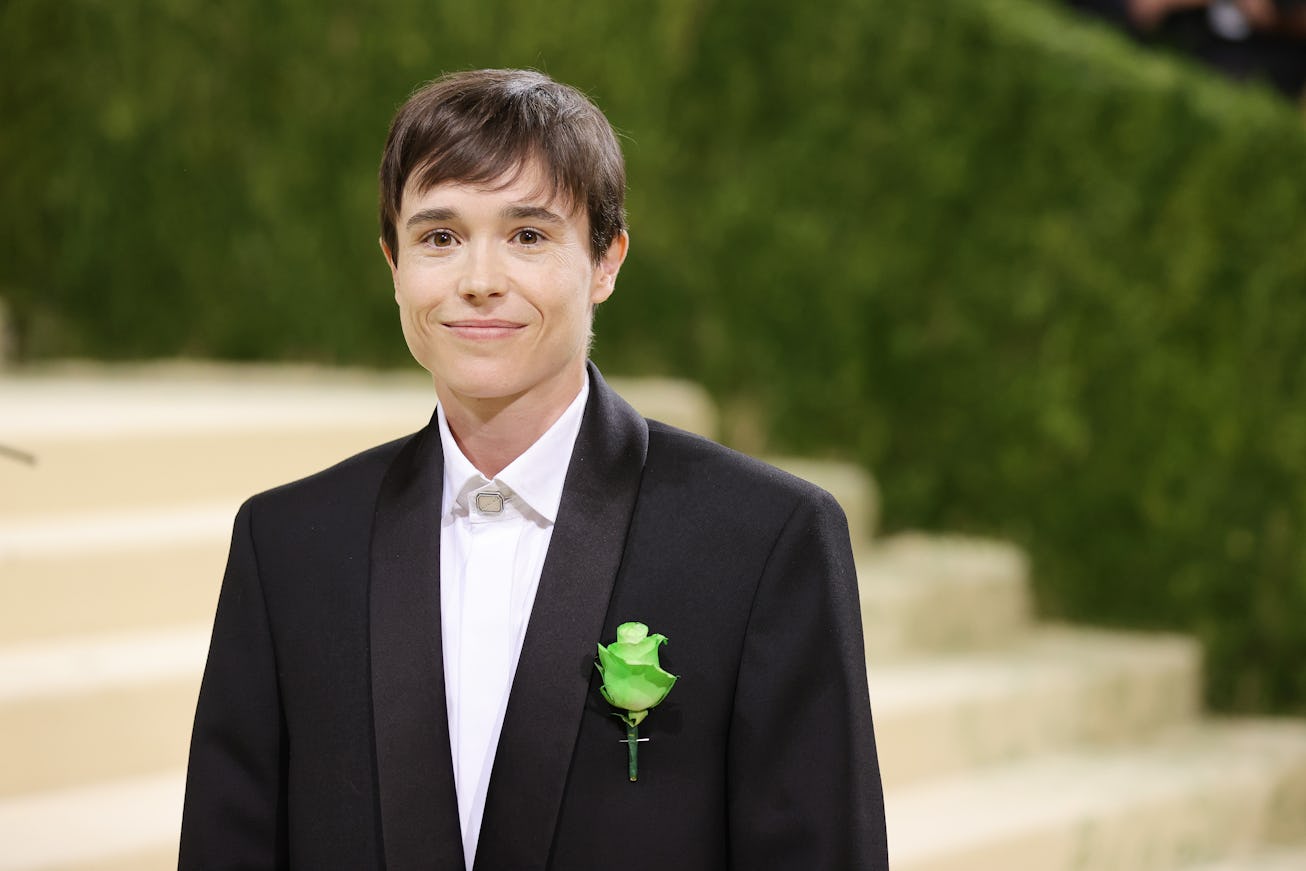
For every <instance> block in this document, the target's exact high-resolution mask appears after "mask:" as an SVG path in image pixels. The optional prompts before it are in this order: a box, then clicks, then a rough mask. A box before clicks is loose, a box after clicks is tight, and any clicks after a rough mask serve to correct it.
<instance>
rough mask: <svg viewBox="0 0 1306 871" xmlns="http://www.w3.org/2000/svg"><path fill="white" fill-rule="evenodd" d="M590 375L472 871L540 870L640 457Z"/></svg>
mask: <svg viewBox="0 0 1306 871" xmlns="http://www.w3.org/2000/svg"><path fill="white" fill-rule="evenodd" d="M589 371H590V385H591V388H590V398H589V402H588V407H587V408H586V411H585V418H584V420H583V422H582V423H581V429H580V433H579V435H578V436H577V438H576V447H575V450H574V451H573V452H572V457H571V464H570V466H568V469H567V478H566V483H565V485H564V487H563V495H562V503H561V504H560V505H559V507H558V521H557V524H556V525H555V527H554V529H553V537H552V538H551V539H550V541H549V552H548V556H547V557H546V558H545V562H544V569H543V572H542V573H541V575H540V585H539V589H538V592H537V593H536V596H535V605H534V607H533V608H532V610H531V617H530V622H529V623H528V624H527V629H526V638H525V641H524V642H523V644H522V652H521V659H520V660H519V661H518V664H517V673H516V677H515V678H514V679H513V685H512V693H511V695H510V697H509V700H508V709H507V712H506V714H505V715H504V722H503V731H502V732H501V733H500V736H499V745H498V750H497V751H496V755H495V760H494V769H493V772H492V774H491V776H490V786H489V792H488V795H487V797H486V805H485V816H484V819H483V821H482V823H481V834H480V840H479V841H478V846H477V851H476V868H477V869H504V868H512V869H524V868H543V867H544V866H545V864H546V861H547V857H548V855H549V849H550V847H551V845H552V842H553V832H554V828H555V826H556V824H557V819H558V812H559V809H560V807H561V805H562V793H563V787H564V786H565V784H566V780H567V771H568V769H569V767H570V765H571V756H572V751H573V749H574V747H575V744H576V736H577V733H578V732H579V730H580V724H581V715H582V714H583V712H584V709H585V700H586V695H587V693H588V692H589V686H590V679H591V677H592V674H593V671H594V667H593V662H594V656H595V644H596V643H597V642H598V641H600V640H601V639H600V638H599V635H600V633H601V632H602V630H603V622H604V618H605V616H606V614H607V610H608V600H609V599H610V598H611V595H612V587H613V584H614V582H615V580H616V577H617V570H618V569H619V568H620V566H621V559H622V553H623V551H624V549H625V544H626V533H627V530H628V529H629V526H630V519H631V515H632V514H633V513H634V510H635V500H636V497H637V496H638V493H639V482H640V476H641V474H642V473H643V469H644V459H645V457H646V455H647V453H648V425H647V424H646V423H645V422H644V419H643V418H642V417H640V416H639V414H638V413H636V412H635V410H634V409H633V408H631V407H630V406H629V405H627V404H626V402H625V401H624V400H622V399H621V397H619V396H617V394H616V393H614V392H613V391H612V389H611V388H609V387H608V386H607V384H606V383H605V382H604V381H603V379H602V377H600V375H599V373H598V370H597V369H595V368H594V366H593V365H592V364H591V366H590V369H589ZM441 703H443V696H441ZM446 744H447V741H446ZM388 843H389V842H388V840H387V845H388Z"/></svg>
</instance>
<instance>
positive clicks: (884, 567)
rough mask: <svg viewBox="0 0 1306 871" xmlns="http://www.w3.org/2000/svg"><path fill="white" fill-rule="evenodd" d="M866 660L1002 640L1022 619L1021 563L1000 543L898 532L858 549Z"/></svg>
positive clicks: (1025, 570) (1025, 620)
mask: <svg viewBox="0 0 1306 871" xmlns="http://www.w3.org/2000/svg"><path fill="white" fill-rule="evenodd" d="M857 576H858V581H859V586H860V589H861V600H862V603H861V604H862V626H863V629H864V632H865V636H866V653H867V657H868V658H869V660H870V661H871V662H880V661H890V660H892V659H894V658H896V657H899V656H902V655H905V654H911V653H916V652H920V651H923V650H933V651H949V650H952V651H957V650H972V649H982V648H985V647H992V646H995V645H1001V644H1006V643H1008V642H1010V641H1011V639H1012V638H1013V637H1016V636H1018V635H1019V634H1020V633H1021V632H1023V631H1024V630H1025V629H1026V627H1027V626H1028V625H1029V621H1030V592H1029V589H1030V587H1029V566H1028V563H1027V561H1026V559H1025V556H1024V554H1023V553H1022V552H1021V551H1020V549H1019V548H1016V547H1014V546H1012V545H1010V544H1007V543H1006V542H1000V541H992V540H987V539H978V538H966V537H961V536H947V535H926V534H922V533H904V534H900V535H895V536H891V537H889V538H886V539H882V540H880V541H879V542H877V543H876V544H875V546H874V547H871V548H864V549H861V550H859V552H858V555H857Z"/></svg>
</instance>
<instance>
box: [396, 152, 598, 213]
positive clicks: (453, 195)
mask: <svg viewBox="0 0 1306 871" xmlns="http://www.w3.org/2000/svg"><path fill="white" fill-rule="evenodd" d="M422 176H423V173H421V172H414V173H412V174H411V175H410V176H409V177H408V182H407V183H406V184H405V185H404V191H403V199H402V201H401V203H400V208H399V214H400V218H401V220H402V219H403V218H404V217H405V216H407V215H409V214H412V213H413V212H414V211H416V210H418V209H422V208H427V207H429V206H430V205H432V204H433V203H438V202H439V201H441V200H447V199H459V200H481V201H484V202H486V203H487V204H496V203H497V204H503V205H518V206H520V205H525V206H531V207H535V208H540V209H547V210H548V211H551V212H554V213H556V214H558V215H559V216H561V217H562V218H564V219H566V220H575V219H580V220H584V219H585V218H586V214H585V211H584V209H582V208H580V207H579V206H578V205H577V204H576V203H574V202H573V201H572V198H571V197H570V196H568V194H567V192H566V191H565V190H563V189H562V188H561V187H560V186H559V185H557V184H555V182H554V180H553V178H552V177H551V176H550V175H549V174H548V173H546V172H545V171H544V170H543V168H542V167H541V166H540V165H539V163H538V162H537V161H528V162H526V163H524V164H521V165H519V166H518V167H517V168H515V169H513V170H510V171H509V172H506V173H503V174H502V175H499V176H496V177H494V178H491V179H489V180H486V181H481V180H474V181H463V180H459V179H446V180H444V181H440V182H437V183H436V184H433V185H424V184H422Z"/></svg>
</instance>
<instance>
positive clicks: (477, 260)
mask: <svg viewBox="0 0 1306 871" xmlns="http://www.w3.org/2000/svg"><path fill="white" fill-rule="evenodd" d="M464 265H465V268H464V269H463V273H462V275H461V276H460V277H459V282H458V295H459V296H461V297H462V298H463V299H464V300H466V301H467V302H482V301H484V300H486V299H492V298H494V297H496V296H503V293H504V273H503V268H502V264H501V263H500V262H499V257H498V255H497V254H496V253H495V252H494V251H493V250H492V249H491V248H490V246H488V245H473V246H470V248H469V250H468V252H467V258H466V260H465V261H464Z"/></svg>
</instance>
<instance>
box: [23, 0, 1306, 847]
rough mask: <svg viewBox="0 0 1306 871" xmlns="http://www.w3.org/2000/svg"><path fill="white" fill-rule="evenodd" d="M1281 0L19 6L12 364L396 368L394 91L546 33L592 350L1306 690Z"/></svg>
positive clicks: (1304, 389)
mask: <svg viewBox="0 0 1306 871" xmlns="http://www.w3.org/2000/svg"><path fill="white" fill-rule="evenodd" d="M1304 8H1306V4H1303V3H1301V2H1294V0H1287V2H1272V0H1259V2H1219V0H1170V2H1163V0H1114V2H1088V0H1074V2H1062V0H938V2H929V3H919V2H902V0H896V2H894V0H880V2H874V0H828V2H826V3H823V4H820V5H819V6H817V7H805V6H802V5H800V4H794V3H792V2H788V0H784V2H781V0H749V2H743V0H663V2H647V3H638V4H635V3H630V4H626V3H606V4H596V3H592V2H580V0H554V2H552V3H550V4H547V5H541V4H534V3H526V2H509V0H483V2H479V3H476V4H467V3H461V4H454V3H447V2H437V0H425V2H417V0H387V2H373V3H355V4H332V3H322V2H314V3H308V2H303V0H283V2H280V3H275V4H268V3H255V2H247V0H232V2H225V3H221V4H213V3H200V2H198V0H155V2H139V0H119V2H95V0H69V2H64V3H58V4H52V3H47V2H37V0H5V2H3V3H2V4H0V70H2V71H3V72H2V74H0V119H2V120H0V167H2V169H0V333H2V338H0V344H2V346H3V357H4V359H5V360H7V365H8V366H9V371H10V372H11V373H24V372H43V371H48V370H49V367H50V365H51V364H52V361H64V360H67V359H69V358H76V359H80V360H92V361H101V362H122V361H142V360H171V359H175V358H187V359H195V358H198V359H204V360H218V361H238V362H245V363H255V362H256V363H260V364H267V363H292V364H296V365H299V364H316V365H325V366H331V367H337V366H343V367H365V368H368V369H382V370H388V369H395V370H400V371H408V372H411V371H412V370H413V369H414V365H413V364H412V362H411V360H410V359H409V358H408V355H407V352H406V349H405V347H404V343H403V342H402V340H401V336H400V334H399V331H398V329H397V325H396V319H395V315H394V311H393V300H392V294H391V288H390V282H389V276H388V272H387V270H386V267H385V264H384V262H383V260H382V258H381V255H380V254H379V252H378V249H377V244H376V237H377V235H378V230H377V218H376V166H377V163H378V160H379V156H380V152H381V148H382V145H383V140H384V135H385V130H386V126H387V124H388V121H389V118H390V116H391V115H392V114H393V112H394V110H395V109H396V108H397V107H398V106H399V104H401V103H402V102H403V100H404V99H405V97H406V96H407V94H408V93H409V92H410V91H411V90H412V89H413V88H414V87H415V86H416V85H417V84H419V83H421V82H422V81H424V80H427V79H429V78H432V77H434V76H435V75H438V74H439V73H441V72H443V71H449V70H454V69H461V68H466V67H473V66H478V67H479V66H529V67H535V68H539V69H542V70H544V71H545V72H548V73H549V74H550V75H552V76H554V77H556V78H558V79H560V80H562V81H565V82H568V83H571V84H574V85H576V86H578V87H580V88H582V89H583V90H585V91H586V92H587V93H589V94H590V95H591V96H592V97H593V98H594V99H595V101H596V102H597V103H598V104H599V106H600V107H601V108H602V109H603V110H604V111H605V112H606V113H607V115H608V117H609V118H610V119H611V121H612V122H613V124H614V125H615V126H616V127H617V128H618V129H619V131H620V132H621V134H622V136H623V142H624V147H625V150H626V156H627V161H628V167H629V182H630V196H629V203H628V206H629V212H630V224H631V231H632V239H633V244H632V248H631V254H630V258H629V260H628V261H627V264H626V266H625V268H624V269H623V271H622V275H621V280H620V283H619V289H618V293H617V295H616V296H615V297H614V298H613V300H612V301H611V302H610V303H609V304H607V305H605V306H604V307H602V308H601V309H600V311H599V314H598V318H597V321H596V332H597V335H598V340H597V344H596V346H595V351H594V356H595V359H596V360H597V362H598V363H599V365H600V366H601V367H602V368H603V369H604V371H605V372H607V373H612V374H616V375H622V376H643V377H648V376H665V377H673V378H677V379H686V380H688V381H692V382H694V383H696V384H698V385H701V387H702V388H703V389H704V390H705V391H706V396H707V397H708V398H709V399H710V402H711V403H712V404H713V405H714V407H715V408H717V409H719V420H718V423H717V424H716V426H717V433H718V435H719V436H720V438H721V439H722V440H723V441H725V442H727V443H729V444H732V445H734V446H736V447H739V448H741V449H744V450H748V451H751V452H755V453H768V454H773V453H781V454H789V455H793V454H801V455H804V456H806V457H810V458H818V459H828V460H836V461H843V462H847V463H852V464H855V465H857V466H860V467H863V468H865V469H869V470H870V471H871V472H872V473H873V475H874V477H875V481H876V483H877V484H878V488H879V491H880V493H881V496H882V500H883V506H884V508H883V517H882V519H881V521H880V528H881V529H882V530H883V531H885V532H887V533H894V532H896V531H899V530H905V529H927V530H938V531H942V530H946V531H949V532H952V533H961V534H966V535H970V536H983V537H988V538H998V539H1002V540H1005V541H1009V542H1013V543H1015V544H1016V545H1018V546H1019V547H1020V548H1021V549H1022V550H1023V551H1024V552H1026V553H1027V554H1028V555H1029V565H1030V566H1031V567H1032V571H1031V573H1030V577H1029V581H1030V583H1032V595H1033V602H1034V607H1035V609H1036V611H1037V613H1038V615H1039V616H1041V617H1043V618H1047V619H1056V620H1067V621H1074V622H1078V623H1092V624H1097V625H1103V626H1114V627H1123V628H1129V629H1149V630H1172V631H1177V632H1182V633H1185V634H1187V635H1190V636H1193V637H1195V638H1196V639H1198V640H1199V641H1200V643H1201V645H1202V648H1203V649H1204V651H1205V657H1206V659H1205V678H1204V683H1203V685H1202V688H1201V694H1202V696H1203V697H1204V700H1205V702H1206V703H1207V704H1208V705H1209V706H1211V707H1212V708H1213V709H1215V710H1217V711H1221V712H1230V713H1240V714H1271V713H1273V714H1293V715H1306V666H1304V665H1303V663H1306V120H1304V118H1306V114H1304V110H1303V106H1306V102H1303V92H1302V88H1303V82H1304V81H1306V75H1304V74H1303V63H1306V42H1304V41H1303V40H1306V24H1304V23H1303V22H1304V21H1306V11H1303V10H1304ZM377 377H381V376H377ZM396 377H398V376H396ZM387 383H388V382H387ZM179 392H181V393H184V392H185V391H184V390H183V391H179ZM5 415H6V412H5V409H4V407H3V405H0V443H6V442H12V443H13V444H12V445H10V446H9V447H10V448H11V450H10V453H11V454H12V453H15V452H17V453H19V454H21V453H22V451H23V450H24V446H23V445H22V444H19V441H20V439H19V436H18V434H14V435H7V434H6V432H5ZM420 423H421V421H420V420H418V421H417V424H420ZM19 429H21V428H19ZM21 460H22V458H21V456H17V457H15V456H10V457H4V456H0V463H8V464H9V465H11V466H12V467H14V468H17V467H18V466H19V465H21ZM12 492H16V491H11V493H12ZM10 498H11V496H9V495H5V494H3V493H0V502H7V501H9V499H10ZM6 510H11V511H13V512H15V513H16V512H17V511H18V510H19V506H16V505H10V506H8V507H7V509H6ZM2 568H3V564H0V569H2ZM11 601H17V600H11ZM1304 836H1306V834H1304ZM0 849H2V848H0ZM0 867H3V865H0ZM15 867H18V866H15ZM974 867H983V866H974ZM993 867H996V866H993ZM1118 867H1124V865H1119V866H1118Z"/></svg>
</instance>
